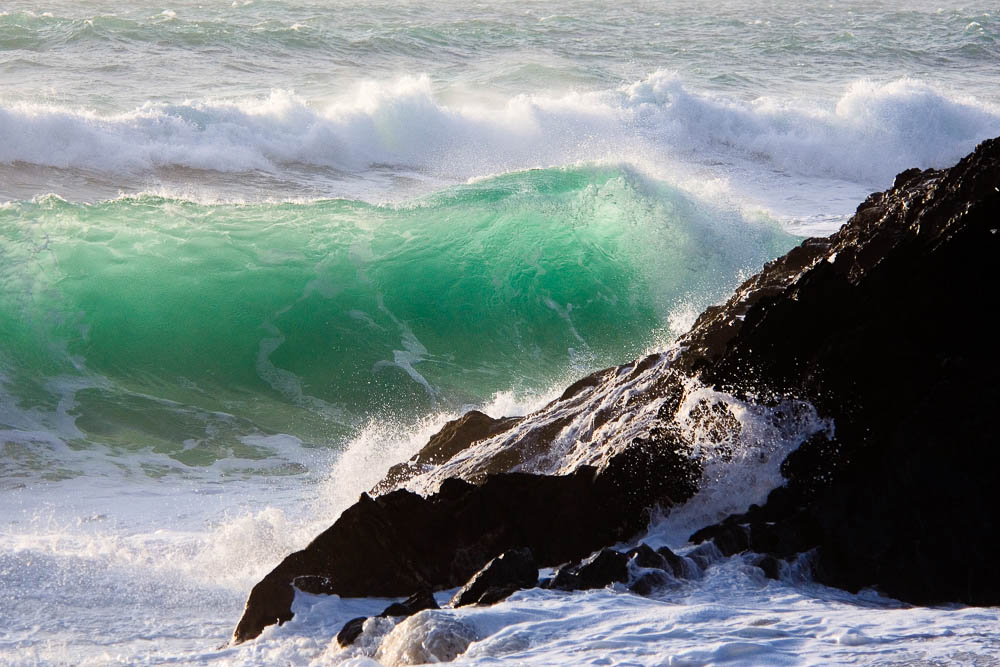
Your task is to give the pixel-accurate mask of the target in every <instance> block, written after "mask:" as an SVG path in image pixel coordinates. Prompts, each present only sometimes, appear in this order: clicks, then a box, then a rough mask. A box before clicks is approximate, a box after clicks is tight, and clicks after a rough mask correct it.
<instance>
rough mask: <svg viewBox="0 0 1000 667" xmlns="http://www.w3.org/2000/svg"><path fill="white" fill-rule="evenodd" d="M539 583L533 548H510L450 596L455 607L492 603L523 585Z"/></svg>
mask: <svg viewBox="0 0 1000 667" xmlns="http://www.w3.org/2000/svg"><path fill="white" fill-rule="evenodd" d="M536 585H538V565H537V564H536V563H535V557H534V556H533V555H532V554H531V549H528V548H520V549H511V550H509V551H505V552H504V553H502V554H500V555H499V556H497V557H496V558H494V559H493V560H491V561H490V562H489V563H487V564H486V566H485V567H483V569H481V570H480V571H479V572H477V573H476V574H475V575H474V576H473V577H472V579H470V580H469V582H468V583H466V584H465V586H463V587H462V588H461V589H460V590H459V591H458V592H457V593H455V595H454V597H452V599H451V605H452V606H453V607H463V606H465V605H468V604H493V603H495V602H499V601H500V600H502V599H504V598H506V597H508V596H509V595H510V594H511V593H513V592H514V591H518V590H521V589H522V588H534V587H535V586H536Z"/></svg>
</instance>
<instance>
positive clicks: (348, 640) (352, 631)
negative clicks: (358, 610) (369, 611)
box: [337, 616, 368, 648]
mask: <svg viewBox="0 0 1000 667" xmlns="http://www.w3.org/2000/svg"><path fill="white" fill-rule="evenodd" d="M367 620H368V617H367V616H358V617H357V618H352V619H351V620H349V621H348V622H347V623H344V627H342V628H341V629H340V632H338V633H337V643H338V644H340V645H341V646H343V647H345V648H346V647H348V646H350V645H351V644H353V643H354V640H355V639H357V638H358V637H359V636H360V635H361V631H362V630H363V629H364V625H365V621H367Z"/></svg>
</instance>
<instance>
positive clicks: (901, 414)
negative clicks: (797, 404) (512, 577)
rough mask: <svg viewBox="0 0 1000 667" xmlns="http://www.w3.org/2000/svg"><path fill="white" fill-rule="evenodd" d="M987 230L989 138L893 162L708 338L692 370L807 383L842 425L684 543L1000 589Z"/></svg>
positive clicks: (999, 597) (844, 578) (996, 384)
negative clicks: (935, 157) (875, 189)
mask: <svg viewBox="0 0 1000 667" xmlns="http://www.w3.org/2000/svg"><path fill="white" fill-rule="evenodd" d="M998 228H1000V140H996V139H994V140H990V141H986V142H984V143H983V144H982V145H980V146H979V148H978V149H977V150H976V152H975V153H973V154H972V155H970V156H969V157H967V158H965V159H963V160H962V161H961V162H959V164H958V165H956V166H955V167H953V168H951V169H948V170H927V171H922V172H921V171H919V170H909V171H906V172H903V173H902V174H900V175H899V176H898V177H897V178H896V181H895V183H894V184H893V187H892V189H890V190H888V191H886V192H884V193H878V194H875V195H872V196H871V197H869V198H868V200H867V201H865V202H864V203H863V204H862V205H861V206H860V207H859V208H858V211H857V213H856V214H855V216H854V217H853V218H852V220H851V221H850V222H849V223H848V224H847V225H845V226H844V228H842V229H841V230H840V231H839V232H837V233H836V234H834V235H833V236H832V237H830V239H828V240H825V241H821V242H813V243H811V244H810V245H809V246H808V248H806V249H804V250H800V251H799V252H800V254H801V255H802V256H803V259H799V260H798V261H797V262H796V264H797V265H800V266H802V267H803V268H802V269H801V270H800V272H799V274H798V275H797V276H795V278H794V279H793V280H791V281H789V282H788V284H787V286H786V288H785V289H784V290H782V291H781V292H778V293H775V294H765V295H763V296H762V297H761V298H759V299H758V300H757V302H756V303H755V304H754V306H753V307H752V308H750V309H747V311H746V315H745V318H744V319H743V321H742V323H741V327H740V331H739V334H738V335H736V336H733V337H731V338H730V339H729V340H728V341H726V342H725V344H724V345H722V344H715V345H714V346H713V344H712V343H714V342H715V341H709V342H705V343H704V344H703V347H702V350H701V352H702V355H701V359H700V360H699V361H698V363H699V364H700V365H701V370H702V377H703V379H705V380H707V381H710V382H713V383H715V384H717V385H719V386H722V387H724V388H730V389H733V390H736V391H744V392H745V391H748V390H755V389H756V390H766V391H768V392H772V393H794V394H796V395H798V396H801V397H806V398H808V399H809V400H811V401H812V402H813V404H814V405H815V406H816V407H817V409H818V410H819V412H820V413H821V414H823V415H825V416H828V417H831V418H832V419H833V420H834V422H835V424H836V436H835V438H834V439H832V440H831V439H828V438H825V437H816V438H813V439H811V440H810V441H808V442H807V443H805V444H804V445H802V446H801V447H800V448H799V449H798V450H797V451H795V452H793V454H792V455H790V456H789V457H788V458H787V459H786V461H785V463H784V466H783V470H782V472H783V474H784V475H785V476H786V477H787V478H788V483H787V484H786V486H784V487H782V488H779V489H777V490H775V491H774V492H772V494H771V495H770V497H769V499H768V502H767V503H766V504H765V505H764V506H763V507H759V508H751V510H750V511H749V512H747V513H746V514H743V515H739V516H735V517H730V518H729V519H727V520H726V521H725V522H723V523H722V524H719V525H716V526H712V527H710V528H707V529H705V530H702V531H699V533H697V534H696V535H695V536H693V538H694V539H695V540H701V539H705V538H708V537H714V538H715V540H716V542H717V543H718V544H720V547H722V546H723V545H726V546H724V547H723V550H724V551H728V552H733V551H738V550H742V549H751V550H754V551H758V552H762V553H768V554H771V555H773V556H777V557H786V556H789V555H791V554H794V553H798V552H803V551H807V550H810V549H816V550H817V551H816V576H817V578H818V579H819V580H820V581H823V582H825V583H828V584H831V585H834V586H837V587H841V588H846V589H848V590H852V591H855V590H858V589H860V588H862V587H865V586H876V587H878V588H879V589H881V590H882V591H884V592H885V593H887V594H889V595H892V596H894V597H897V598H900V599H902V600H905V601H909V602H914V603H935V602H946V601H958V602H965V603H971V604H997V603H1000V571H998V570H997V569H996V567H995V566H994V561H995V554H996V553H997V546H998V542H1000V540H998V535H1000V523H998V518H1000V516H998V509H997V508H998V507H1000V505H998V502H997V501H998V500H1000V492H998V486H997V484H996V474H995V471H996V470H997V469H998V464H1000V441H998V438H997V436H996V432H995V428H994V425H993V421H994V415H995V414H996V411H997V406H998V405H1000V402H998V399H1000V354H998V352H997V348H996V334H995V332H996V326H995V320H996V314H995V313H996V310H997V306H998V305H1000V297H998V296H997V294H998V292H997V288H998V286H1000V285H998V283H1000V281H998V279H997V274H996V271H995V270H994V268H995V265H996V257H997V254H998V252H1000V235H998V234H1000V230H998ZM804 248H805V246H804ZM765 273H766V271H765ZM732 303H733V302H732V301H731V302H730V304H727V305H726V306H724V307H723V308H722V310H721V311H720V312H722V311H726V310H727V309H729V308H731V304H732ZM699 342H701V341H699ZM739 531H743V533H744V534H745V536H746V537H745V539H746V543H745V544H741V543H740V539H741V538H740V537H739Z"/></svg>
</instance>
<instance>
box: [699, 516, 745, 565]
mask: <svg viewBox="0 0 1000 667" xmlns="http://www.w3.org/2000/svg"><path fill="white" fill-rule="evenodd" d="M705 540H712V541H713V542H714V543H715V546H716V547H718V549H719V551H720V552H721V553H722V555H723V556H732V555H733V554H738V553H741V552H743V551H746V550H747V549H749V548H750V536H749V534H748V531H747V529H746V528H745V527H744V526H742V525H741V524H740V523H739V522H738V520H737V519H736V518H735V517H729V518H727V519H726V520H725V521H723V522H722V523H718V524H715V525H714V526H707V527H705V528H702V529H701V530H699V531H698V532H696V533H695V534H694V535H692V536H691V541H692V542H694V543H695V544H698V543H700V542H704V541H705Z"/></svg>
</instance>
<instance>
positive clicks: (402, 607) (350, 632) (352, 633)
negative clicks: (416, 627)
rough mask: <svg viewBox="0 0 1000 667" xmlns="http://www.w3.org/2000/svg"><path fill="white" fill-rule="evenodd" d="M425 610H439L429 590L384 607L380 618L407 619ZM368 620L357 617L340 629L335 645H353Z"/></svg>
mask: <svg viewBox="0 0 1000 667" xmlns="http://www.w3.org/2000/svg"><path fill="white" fill-rule="evenodd" d="M425 609H440V607H439V606H438V603H437V600H435V599H434V595H433V594H432V593H431V592H430V591H429V590H423V591H418V592H417V593H414V594H413V595H411V596H410V597H408V598H407V599H406V600H404V601H403V602H394V603H392V604H391V605H389V606H388V607H386V608H385V609H384V610H383V611H382V613H381V614H379V616H380V617H382V618H387V617H403V618H405V617H408V616H413V615H414V614H416V613H418V612H421V611H423V610H425ZM367 620H368V617H367V616H358V617H357V618H352V619H351V620H349V621H348V622H347V623H345V624H344V627H342V628H341V629H340V632H338V633H337V643H339V644H340V645H341V646H350V645H351V644H353V643H354V640H355V639H357V638H358V637H359V636H360V635H361V633H362V632H363V631H364V625H365V621H367Z"/></svg>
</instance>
